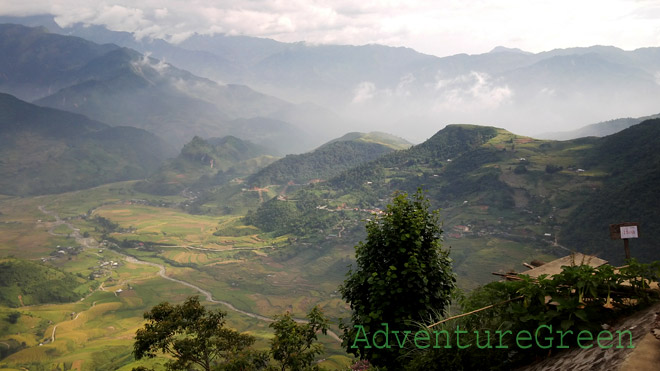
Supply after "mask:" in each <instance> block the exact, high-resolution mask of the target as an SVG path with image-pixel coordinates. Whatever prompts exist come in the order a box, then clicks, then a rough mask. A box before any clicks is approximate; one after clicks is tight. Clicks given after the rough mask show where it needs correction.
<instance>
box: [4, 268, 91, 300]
mask: <svg viewBox="0 0 660 371" xmlns="http://www.w3.org/2000/svg"><path fill="white" fill-rule="evenodd" d="M85 282H86V280H85V279H83V278H81V277H78V276H76V275H74V274H71V273H68V272H64V271H61V270H59V269H56V268H52V267H48V266H46V265H42V264H38V263H35V262H31V261H29V260H21V259H1V260H0V305H3V306H8V307H14V308H16V307H20V306H23V305H35V304H44V303H67V302H71V301H75V300H78V299H80V297H81V296H82V295H81V294H82V293H83V292H81V291H80V289H79V287H83V286H84V283H85ZM76 289H78V290H76Z"/></svg>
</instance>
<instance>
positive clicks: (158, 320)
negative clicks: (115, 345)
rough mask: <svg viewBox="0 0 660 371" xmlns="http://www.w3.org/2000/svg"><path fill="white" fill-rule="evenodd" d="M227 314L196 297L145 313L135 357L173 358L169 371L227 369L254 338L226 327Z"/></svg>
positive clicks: (134, 350)
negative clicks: (161, 354)
mask: <svg viewBox="0 0 660 371" xmlns="http://www.w3.org/2000/svg"><path fill="white" fill-rule="evenodd" d="M225 315H226V313H224V312H222V311H220V310H217V311H208V310H206V308H204V306H203V305H202V304H200V302H199V299H198V298H197V297H196V296H193V297H189V298H188V299H187V300H186V301H185V302H184V303H183V304H180V305H171V304H170V303H167V302H164V303H160V304H158V305H156V306H155V307H153V308H152V309H151V310H150V311H149V312H146V313H145V314H144V318H145V319H146V320H147V323H146V324H145V325H144V328H141V329H139V330H137V332H136V337H135V343H134V345H133V355H134V356H135V358H136V359H142V358H143V357H147V358H153V357H155V356H156V355H157V354H158V352H162V353H166V354H169V355H171V356H172V358H173V360H171V361H169V362H168V363H167V369H168V370H192V369H202V370H205V371H210V370H211V369H212V367H224V366H228V365H229V364H230V363H232V362H233V360H234V359H242V357H241V356H240V354H241V352H243V351H244V350H247V349H248V348H249V347H250V346H251V345H252V344H253V343H254V340H255V339H254V337H252V336H250V335H246V334H241V333H239V332H237V331H235V330H232V329H228V328H225V327H224V324H225V319H224V318H225Z"/></svg>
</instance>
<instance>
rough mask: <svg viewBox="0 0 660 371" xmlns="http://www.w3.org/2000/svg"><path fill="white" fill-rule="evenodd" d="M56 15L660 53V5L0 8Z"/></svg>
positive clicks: (193, 27)
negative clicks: (655, 49)
mask: <svg viewBox="0 0 660 371" xmlns="http://www.w3.org/2000/svg"><path fill="white" fill-rule="evenodd" d="M45 13H50V14H55V15H57V22H58V23H60V25H61V26H65V25H66V24H69V23H72V22H84V23H91V24H103V25H106V26H108V27H109V28H111V29H113V30H117V31H130V32H135V33H136V35H137V36H138V37H162V38H167V39H169V40H170V41H175V42H176V41H178V40H182V39H184V38H185V37H187V36H188V35H190V34H191V33H193V32H198V33H228V34H242V35H249V36H258V37H268V38H273V39H276V40H279V41H285V42H295V41H307V42H311V43H339V44H357V45H361V44H368V43H379V44H385V45H391V46H407V47H411V48H414V49H416V50H418V51H420V52H423V53H428V54H434V55H437V56H446V55H452V54H457V53H463V52H465V53H470V54H475V53H483V52H487V51H489V50H491V49H492V48H493V47H494V46H497V45H504V46H508V47H517V48H521V49H524V50H528V51H532V52H539V51H544V50H550V49H553V48H562V47H571V46H589V45H596V44H600V45H614V46H618V47H620V48H623V49H635V48H639V47H645V46H659V45H660V0H547V1H546V0H497V1H490V0H431V1H425V0H363V1H355V0H335V1H328V0H215V1H212V0H122V1H113V2H105V1H97V0H26V1H15V0H0V14H1V15H14V16H23V15H35V14H45Z"/></svg>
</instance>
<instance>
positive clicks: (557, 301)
mask: <svg viewBox="0 0 660 371" xmlns="http://www.w3.org/2000/svg"><path fill="white" fill-rule="evenodd" d="M582 263H583V262H576V264H577V265H573V266H565V267H563V270H562V272H561V273H559V274H556V275H554V276H552V277H547V276H545V275H542V276H539V277H538V279H532V278H530V277H529V276H526V275H519V277H520V279H519V280H515V281H501V282H493V283H490V284H487V285H485V286H483V287H481V288H479V289H477V290H475V291H473V292H472V293H471V294H470V295H469V296H467V297H465V298H463V299H462V300H461V307H462V309H463V311H464V312H466V313H467V312H471V311H474V310H480V309H486V310H484V311H481V312H478V313H474V314H471V315H469V316H466V317H462V318H458V319H454V320H450V321H448V322H444V321H443V323H442V324H441V326H438V325H433V326H434V327H435V328H433V331H442V330H445V331H447V332H448V333H449V335H448V338H447V340H446V344H452V345H457V344H459V343H458V342H457V341H458V340H457V336H458V335H457V334H456V329H458V328H462V329H466V330H467V331H463V332H462V334H461V335H462V336H461V338H460V344H461V347H458V346H452V347H451V348H447V347H445V346H444V345H441V346H439V347H437V348H429V349H426V350H419V349H413V350H412V352H413V354H412V356H411V360H410V362H409V363H408V365H407V367H408V369H411V370H417V369H427V368H430V367H433V368H440V367H441V368H445V369H452V370H473V369H484V365H491V366H490V368H489V369H491V370H508V369H511V368H515V367H516V366H520V365H522V364H526V363H529V362H531V361H533V360H534V359H535V358H539V357H544V356H547V355H548V354H549V353H548V349H562V348H564V349H565V348H569V347H582V348H585V347H586V348H588V347H591V346H593V344H592V342H593V341H595V340H596V339H597V338H598V337H599V334H600V333H601V331H602V330H603V328H602V327H601V325H602V324H611V323H612V322H613V321H614V320H615V319H616V318H617V317H620V316H623V315H625V314H628V313H630V312H631V311H633V310H637V309H639V308H640V307H642V306H644V305H646V304H648V303H650V302H651V301H657V300H658V299H660V292H658V291H657V290H649V289H648V284H649V283H650V282H657V281H658V278H659V277H660V262H655V263H652V264H640V263H638V262H636V261H635V260H632V261H630V262H629V265H628V266H627V267H625V268H622V269H621V270H619V271H617V270H615V269H614V268H613V267H612V266H610V265H603V266H600V267H598V268H593V267H591V266H589V265H587V264H582ZM624 281H629V282H631V285H625V284H623V283H624ZM490 306H492V308H489V307H490ZM425 329H428V327H427V328H425ZM537 329H542V330H543V331H544V332H543V334H544V335H543V336H544V337H543V339H542V340H543V341H542V342H538V341H537V342H530V343H529V346H526V345H525V347H520V346H519V342H518V340H517V337H515V336H509V337H498V336H497V335H496V334H497V333H498V332H499V333H503V332H505V331H511V333H512V334H518V333H521V332H528V333H531V334H534V333H535V331H537ZM555 331H562V332H563V334H565V335H563V336H562V337H561V340H559V341H560V343H559V344H552V339H550V340H549V341H550V343H548V340H547V339H548V338H547V337H546V335H547V334H549V333H553V332H555ZM477 332H478V333H480V334H481V339H479V336H478V335H477ZM587 333H588V334H589V335H587ZM491 334H492V337H491ZM484 338H486V339H484ZM585 339H587V340H585ZM555 340H557V339H555ZM609 340H610V341H611V340H612V339H611V337H610V339H609ZM587 341H588V342H587ZM599 342H600V340H599ZM442 343H443V344H445V339H444V338H443V339H442ZM525 344H527V343H525ZM624 346H625V345H624ZM513 349H515V350H516V351H515V352H513V351H512V350H513Z"/></svg>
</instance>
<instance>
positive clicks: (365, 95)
mask: <svg viewBox="0 0 660 371" xmlns="http://www.w3.org/2000/svg"><path fill="white" fill-rule="evenodd" d="M375 94H376V85H374V83H373V82H369V81H363V82H361V83H359V84H358V86H356V87H355V89H354V90H353V100H352V103H356V104H359V103H365V102H367V101H370V100H371V99H373V97H374V95H375Z"/></svg>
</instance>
